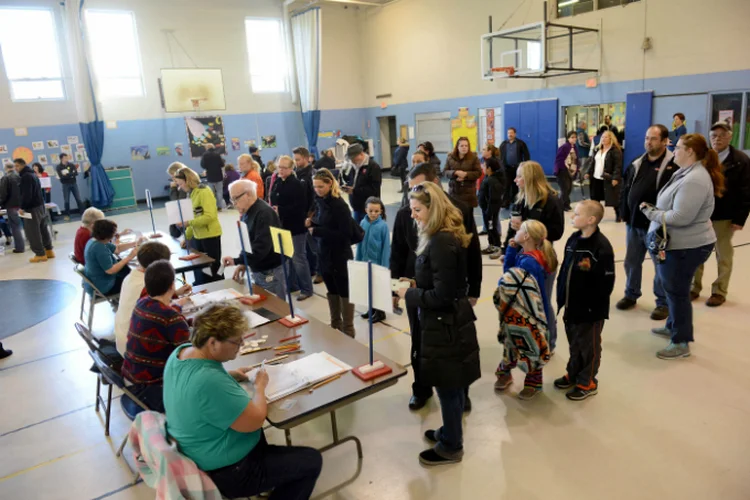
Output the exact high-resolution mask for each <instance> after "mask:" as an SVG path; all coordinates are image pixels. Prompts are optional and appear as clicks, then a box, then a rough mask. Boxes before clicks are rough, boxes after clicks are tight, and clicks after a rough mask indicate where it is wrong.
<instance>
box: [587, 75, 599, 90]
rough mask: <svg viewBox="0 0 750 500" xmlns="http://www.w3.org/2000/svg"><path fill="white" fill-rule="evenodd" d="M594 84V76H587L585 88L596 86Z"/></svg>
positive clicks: (595, 82)
mask: <svg viewBox="0 0 750 500" xmlns="http://www.w3.org/2000/svg"><path fill="white" fill-rule="evenodd" d="M596 86H597V81H596V78H589V79H588V80H586V88H587V89H593V88H596Z"/></svg>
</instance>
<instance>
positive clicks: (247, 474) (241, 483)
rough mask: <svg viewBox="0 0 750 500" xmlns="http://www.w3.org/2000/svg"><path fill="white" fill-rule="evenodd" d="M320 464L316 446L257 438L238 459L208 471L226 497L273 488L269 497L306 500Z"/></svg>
mask: <svg viewBox="0 0 750 500" xmlns="http://www.w3.org/2000/svg"><path fill="white" fill-rule="evenodd" d="M322 468H323V456H322V455H321V454H320V452H319V451H318V450H315V449H313V448H307V447H301V446H272V445H269V444H268V443H267V442H266V437H265V435H263V434H261V438H260V441H259V442H258V444H257V445H255V448H253V449H252V450H251V451H250V453H248V454H247V456H246V457H245V458H243V459H242V460H240V461H239V462H237V463H235V464H232V465H228V466H227V467H222V468H221V469H216V470H212V471H208V475H209V477H210V478H211V480H212V481H213V482H214V484H216V487H217V488H219V491H220V492H221V494H222V495H223V496H225V497H227V498H244V497H250V496H255V495H258V494H259V493H263V492H265V491H269V490H271V489H273V493H272V494H271V498H272V499H283V500H307V499H308V498H310V496H311V495H312V492H313V489H314V488H315V482H316V481H317V480H318V476H320V470H321V469H322Z"/></svg>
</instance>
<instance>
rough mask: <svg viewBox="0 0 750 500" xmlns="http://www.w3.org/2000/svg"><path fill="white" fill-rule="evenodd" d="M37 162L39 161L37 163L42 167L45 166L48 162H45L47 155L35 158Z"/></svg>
mask: <svg viewBox="0 0 750 500" xmlns="http://www.w3.org/2000/svg"><path fill="white" fill-rule="evenodd" d="M37 160H39V163H41V164H42V165H47V164H48V163H49V162H48V161H47V155H39V156H38V157H37Z"/></svg>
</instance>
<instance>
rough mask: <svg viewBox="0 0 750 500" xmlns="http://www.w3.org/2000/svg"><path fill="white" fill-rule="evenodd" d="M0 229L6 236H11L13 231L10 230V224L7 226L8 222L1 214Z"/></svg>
mask: <svg viewBox="0 0 750 500" xmlns="http://www.w3.org/2000/svg"><path fill="white" fill-rule="evenodd" d="M0 230H2V232H3V234H4V235H5V237H6V238H12V237H13V233H11V232H10V226H8V222H7V221H6V220H5V217H3V216H1V215H0Z"/></svg>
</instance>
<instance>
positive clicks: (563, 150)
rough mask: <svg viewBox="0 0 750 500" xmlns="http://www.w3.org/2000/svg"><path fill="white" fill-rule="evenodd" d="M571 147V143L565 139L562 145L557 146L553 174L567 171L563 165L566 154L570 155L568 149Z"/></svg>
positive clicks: (566, 157)
mask: <svg viewBox="0 0 750 500" xmlns="http://www.w3.org/2000/svg"><path fill="white" fill-rule="evenodd" d="M572 149H573V145H572V144H571V143H569V142H568V141H565V143H563V145H562V146H560V147H559V148H557V153H556V154H555V170H554V172H553V173H554V174H555V175H560V174H561V173H562V172H566V171H568V167H567V166H566V165H565V160H567V159H568V155H570V151H571V150H572Z"/></svg>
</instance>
